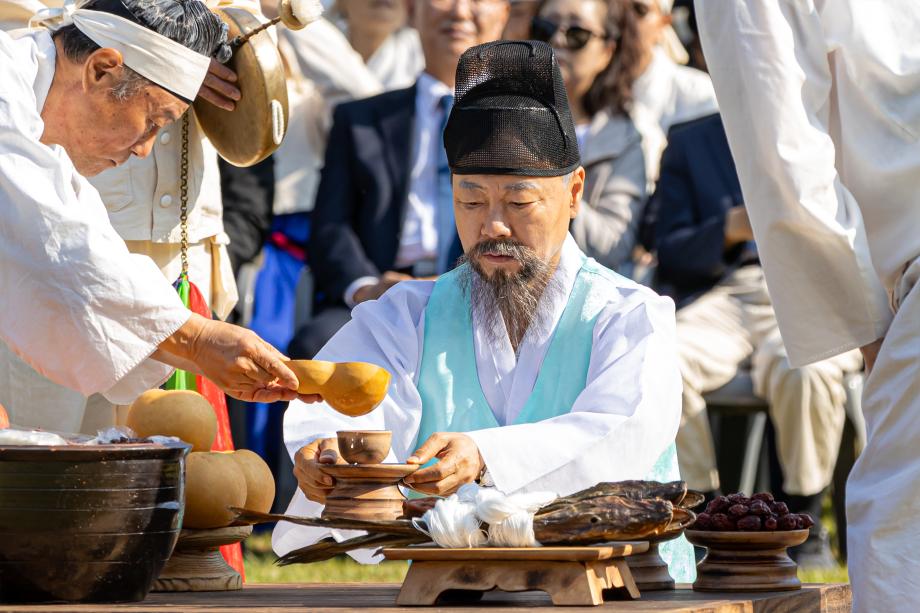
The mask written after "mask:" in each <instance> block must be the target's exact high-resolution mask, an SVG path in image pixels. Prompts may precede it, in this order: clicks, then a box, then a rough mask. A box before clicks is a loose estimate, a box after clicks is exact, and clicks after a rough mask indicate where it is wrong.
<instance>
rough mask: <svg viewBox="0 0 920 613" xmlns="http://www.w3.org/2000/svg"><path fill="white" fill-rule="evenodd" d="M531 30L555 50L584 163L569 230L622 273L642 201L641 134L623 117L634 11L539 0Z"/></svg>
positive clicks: (632, 62) (589, 2)
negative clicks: (580, 196) (582, 185)
mask: <svg viewBox="0 0 920 613" xmlns="http://www.w3.org/2000/svg"><path fill="white" fill-rule="evenodd" d="M531 36H532V37H533V38H534V39H536V40H542V41H545V42H548V43H549V44H550V45H552V47H553V49H554V50H555V52H556V59H557V61H558V62H559V68H560V69H561V71H562V78H563V80H564V81H565V88H566V92H567V93H568V96H569V105H570V107H571V109H572V116H573V118H574V119H575V130H576V133H577V135H578V145H579V149H580V150H581V161H582V165H583V166H584V167H585V172H586V181H585V192H584V197H583V200H582V208H581V212H580V213H579V214H578V217H576V218H575V220H574V221H573V222H572V227H571V232H572V235H573V236H574V237H575V240H576V241H577V242H578V245H579V246H580V247H581V248H582V250H584V252H585V253H586V254H588V255H589V256H591V257H593V258H594V259H596V260H597V261H598V262H600V263H601V264H603V265H604V266H607V267H608V268H612V269H614V270H616V271H618V272H620V273H621V274H624V275H626V276H629V275H631V273H632V253H633V249H634V247H635V246H636V241H637V236H638V228H639V222H640V220H641V217H642V210H643V207H644V206H645V200H646V175H645V160H644V157H643V152H642V139H641V137H640V135H639V132H638V130H637V129H636V126H635V125H634V123H633V121H632V119H631V118H630V116H629V111H630V109H631V107H632V103H633V95H632V84H633V82H634V81H635V79H636V77H637V76H638V74H639V71H640V67H639V65H638V62H639V60H640V59H641V41H640V36H639V31H638V28H637V20H636V15H635V13H634V12H632V11H631V10H630V9H627V8H624V5H623V4H621V3H620V2H618V1H616V0H546V1H545V2H544V3H543V5H542V6H541V8H540V11H539V13H538V14H537V17H535V18H534V20H533V24H532V31H531Z"/></svg>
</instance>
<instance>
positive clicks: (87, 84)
mask: <svg viewBox="0 0 920 613" xmlns="http://www.w3.org/2000/svg"><path fill="white" fill-rule="evenodd" d="M124 64H125V62H124V58H122V56H121V52H119V51H116V50H115V49H110V48H104V49H98V50H96V51H94V52H93V53H91V54H90V55H89V57H87V58H86V60H85V61H84V62H83V91H84V92H89V91H93V90H98V89H106V90H110V89H112V88H114V87H115V86H116V85H117V84H118V81H119V79H120V78H121V73H122V70H123V68H124Z"/></svg>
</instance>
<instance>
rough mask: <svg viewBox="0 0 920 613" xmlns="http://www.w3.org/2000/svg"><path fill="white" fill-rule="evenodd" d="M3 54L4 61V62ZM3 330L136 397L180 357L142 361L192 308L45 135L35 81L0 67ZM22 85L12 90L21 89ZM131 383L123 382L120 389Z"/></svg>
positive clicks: (70, 374) (9, 338) (93, 384)
mask: <svg viewBox="0 0 920 613" xmlns="http://www.w3.org/2000/svg"><path fill="white" fill-rule="evenodd" d="M0 63H2V62H0ZM0 79H3V80H4V81H5V85H4V87H5V88H6V87H9V89H5V91H4V93H3V94H0V151H2V152H3V154H2V155H0V295H2V299H0V302H2V308H0V338H2V339H3V340H4V341H5V342H6V343H7V344H8V345H9V346H10V348H11V349H12V350H13V351H14V352H16V354H17V355H19V356H20V357H22V358H23V360H25V361H26V362H27V363H28V364H29V365H31V366H32V367H33V368H35V369H36V370H37V371H38V372H40V373H41V374H43V375H45V376H46V377H48V378H50V379H51V380H53V381H54V382H56V383H59V384H61V385H65V386H67V387H70V388H72V389H75V390H77V391H79V392H81V393H83V394H84V395H87V396H88V395H90V394H93V393H97V392H107V391H109V390H112V389H113V387H114V386H115V385H116V384H117V383H118V382H119V381H121V380H122V379H123V378H125V377H126V376H128V375H129V373H132V374H131V377H132V380H131V381H127V380H126V381H125V382H123V383H124V385H128V386H129V387H128V388H126V387H124V386H122V387H120V388H117V389H116V390H115V392H116V393H114V396H115V397H116V398H118V399H120V400H121V399H127V398H126V396H125V390H126V389H128V395H130V394H131V393H134V392H137V393H140V392H141V391H144V389H147V388H149V387H152V386H155V385H157V384H158V383H159V382H160V381H162V380H163V379H164V378H165V377H166V376H168V375H169V373H170V372H171V368H170V367H168V366H166V365H163V364H159V363H158V362H152V361H151V362H149V363H147V364H145V365H144V366H141V364H142V363H143V362H144V361H145V360H146V359H147V358H148V357H149V356H150V354H151V353H153V351H154V350H156V348H157V345H158V344H159V343H161V342H162V341H163V340H164V339H166V338H167V337H169V336H170V335H172V334H173V333H174V332H175V331H176V330H177V329H178V328H179V327H180V326H182V325H183V324H184V323H185V322H186V321H187V320H188V318H189V311H188V310H187V309H186V308H185V307H184V306H183V305H182V303H181V301H180V300H179V298H178V296H177V294H176V292H175V291H173V289H172V287H171V286H170V284H169V283H168V282H167V281H166V280H165V279H164V277H163V275H162V273H160V271H159V270H158V269H157V268H156V266H154V264H153V262H152V261H151V260H150V259H149V258H145V257H142V256H134V255H131V254H130V253H129V252H128V249H127V248H126V247H125V243H124V241H122V239H121V238H120V237H119V236H118V234H117V233H116V232H115V230H114V229H113V228H112V226H111V225H110V223H109V220H108V217H107V215H106V211H105V207H104V206H103V204H102V201H101V200H100V199H99V195H98V193H96V191H95V190H94V189H93V187H92V186H91V185H90V184H89V183H88V182H87V181H86V180H85V179H83V178H82V177H80V176H79V175H77V173H76V171H75V170H74V168H73V166H72V164H71V163H70V161H69V159H68V158H67V156H66V155H65V154H64V153H63V151H62V150H61V149H59V148H54V149H52V148H50V147H48V146H46V145H43V144H41V143H40V142H38V141H37V140H36V138H35V136H33V132H34V131H35V127H36V122H37V121H38V119H37V114H36V112H35V110H34V106H33V107H32V108H29V105H30V103H34V100H28V99H25V100H21V99H18V98H17V95H18V94H23V97H25V96H26V95H27V94H28V93H31V91H30V89H29V86H28V84H26V83H24V82H23V80H22V78H21V77H19V76H18V75H16V73H15V72H14V71H13V70H10V69H7V70H0ZM10 92H11V93H10ZM118 392H120V393H118Z"/></svg>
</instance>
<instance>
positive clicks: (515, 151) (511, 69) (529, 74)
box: [444, 40, 581, 177]
mask: <svg viewBox="0 0 920 613" xmlns="http://www.w3.org/2000/svg"><path fill="white" fill-rule="evenodd" d="M444 147H445V148H446V149H447V161H448V164H449V165H450V169H451V171H452V172H453V173H454V174H458V175H472V174H492V175H517V176H529V177H558V176H562V175H565V174H568V173H570V172H572V171H573V170H575V169H576V168H578V166H579V165H580V164H581V158H580V156H579V153H578V141H577V139H576V136H575V123H574V122H573V121H572V113H571V111H570V110H569V100H568V97H567V96H566V93H565V85H564V84H563V82H562V74H561V73H560V72H559V65H558V64H557V63H556V56H555V54H554V53H553V48H552V47H550V46H549V45H547V44H546V43H543V42H537V41H532V40H527V41H497V42H492V43H486V44H484V45H478V46H476V47H471V48H470V49H468V50H467V51H466V52H465V53H464V54H463V55H462V56H461V57H460V62H459V64H458V65H457V81H456V102H455V103H454V107H453V109H452V110H451V113H450V117H449V118H448V120H447V127H446V128H445V130H444Z"/></svg>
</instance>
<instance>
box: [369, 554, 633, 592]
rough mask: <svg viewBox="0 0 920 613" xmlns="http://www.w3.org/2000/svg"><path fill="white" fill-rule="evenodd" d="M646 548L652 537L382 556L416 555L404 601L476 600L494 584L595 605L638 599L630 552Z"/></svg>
mask: <svg viewBox="0 0 920 613" xmlns="http://www.w3.org/2000/svg"><path fill="white" fill-rule="evenodd" d="M647 550H648V543H647V542H645V541H635V542H634V541H629V542H621V543H609V544H607V545H602V546H597V547H515V548H506V547H474V548H469V549H442V548H440V547H399V548H393V549H384V550H383V555H384V557H385V558H387V559H388V560H412V565H411V566H410V567H409V572H408V574H407V575H406V579H405V581H403V585H402V588H401V589H400V590H399V595H398V596H397V598H396V604H397V605H400V606H406V605H411V606H418V605H422V606H425V605H428V606H430V605H435V604H437V603H438V602H439V599H441V598H442V596H443V597H444V598H450V599H459V600H461V601H463V602H470V601H476V600H478V599H480V598H482V594H483V593H485V592H488V591H491V590H494V589H498V590H502V591H505V592H529V591H535V590H536V591H542V592H546V593H547V594H549V595H550V597H551V598H552V600H553V604H556V605H581V606H596V605H599V604H602V603H603V602H604V600H614V599H622V600H635V599H637V598H639V590H638V588H637V587H636V583H635V581H634V580H633V577H632V574H631V573H630V570H629V566H628V565H627V564H626V557H627V556H629V555H632V554H633V553H641V552H644V551H647Z"/></svg>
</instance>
